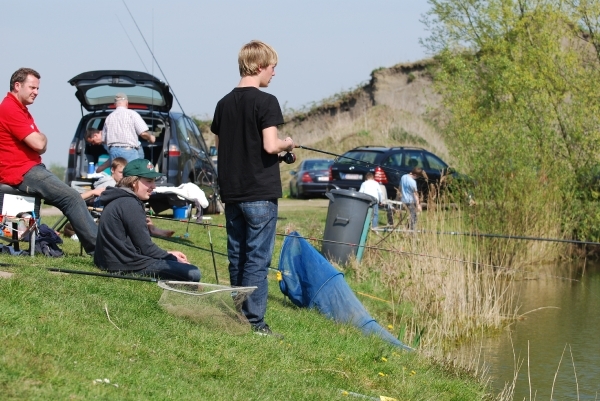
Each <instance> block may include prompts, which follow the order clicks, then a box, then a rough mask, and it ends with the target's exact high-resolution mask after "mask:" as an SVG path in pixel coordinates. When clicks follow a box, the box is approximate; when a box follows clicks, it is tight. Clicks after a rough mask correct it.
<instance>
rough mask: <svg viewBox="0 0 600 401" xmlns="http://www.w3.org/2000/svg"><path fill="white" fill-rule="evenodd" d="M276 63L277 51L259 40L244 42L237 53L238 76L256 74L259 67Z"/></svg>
mask: <svg viewBox="0 0 600 401" xmlns="http://www.w3.org/2000/svg"><path fill="white" fill-rule="evenodd" d="M271 64H272V65H277V52H276V51H275V49H273V48H272V47H271V46H269V45H268V44H266V43H264V42H261V41H260V40H253V41H251V42H250V43H246V44H245V45H244V46H243V47H242V48H241V50H240V53H239V55H238V65H239V68H240V76H242V77H247V76H251V75H256V74H258V72H259V71H258V69H259V68H265V67H268V66H270V65H271Z"/></svg>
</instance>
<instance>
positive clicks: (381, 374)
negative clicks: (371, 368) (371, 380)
mask: <svg viewBox="0 0 600 401" xmlns="http://www.w3.org/2000/svg"><path fill="white" fill-rule="evenodd" d="M378 375H379V376H381V377H384V376H387V375H386V374H385V373H383V372H379V373H378Z"/></svg>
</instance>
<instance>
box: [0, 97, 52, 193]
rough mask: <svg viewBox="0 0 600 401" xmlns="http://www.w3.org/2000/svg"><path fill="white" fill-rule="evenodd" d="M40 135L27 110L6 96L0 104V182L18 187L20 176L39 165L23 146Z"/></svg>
mask: <svg viewBox="0 0 600 401" xmlns="http://www.w3.org/2000/svg"><path fill="white" fill-rule="evenodd" d="M34 132H40V131H39V130H38V127H37V126H36V125H35V121H33V117H32V116H31V114H29V110H27V107H25V106H24V105H23V104H21V102H19V101H18V100H17V98H16V97H15V96H13V95H12V94H11V93H10V92H9V93H8V94H7V95H6V97H5V98H4V100H3V101H2V103H0V182H1V183H4V184H8V185H19V184H20V183H21V182H23V175H25V173H27V172H28V171H29V170H30V169H31V168H32V167H33V166H35V165H38V164H40V163H41V162H42V157H41V156H40V155H39V154H38V153H37V152H36V151H35V150H33V149H31V148H30V147H29V146H27V145H26V144H25V142H23V139H25V138H26V137H27V136H28V135H29V134H32V133H34Z"/></svg>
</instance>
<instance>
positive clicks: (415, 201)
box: [400, 167, 423, 230]
mask: <svg viewBox="0 0 600 401" xmlns="http://www.w3.org/2000/svg"><path fill="white" fill-rule="evenodd" d="M422 176H423V169H422V168H421V167H415V168H413V169H412V171H411V172H410V173H408V174H404V175H403V176H402V178H400V188H401V189H402V203H404V204H405V205H406V207H407V208H408V211H409V213H410V221H409V223H408V228H409V230H414V229H415V228H416V226H417V211H419V212H420V211H421V202H420V201H419V192H418V191H417V181H416V179H417V178H419V177H422Z"/></svg>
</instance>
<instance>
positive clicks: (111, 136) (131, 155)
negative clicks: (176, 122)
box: [102, 93, 156, 162]
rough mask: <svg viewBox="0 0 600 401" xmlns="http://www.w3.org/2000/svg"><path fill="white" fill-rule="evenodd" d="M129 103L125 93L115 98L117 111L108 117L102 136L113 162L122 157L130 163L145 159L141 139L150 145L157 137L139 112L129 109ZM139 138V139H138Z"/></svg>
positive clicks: (118, 94)
mask: <svg viewBox="0 0 600 401" xmlns="http://www.w3.org/2000/svg"><path fill="white" fill-rule="evenodd" d="M128 106H129V101H128V99H127V95H126V94H124V93H117V94H116V96H115V107H116V108H115V111H113V112H112V113H110V114H109V115H108V117H106V121H105V122H104V128H103V130H102V136H103V137H104V140H105V141H106V145H107V146H108V154H109V155H110V159H111V160H113V159H115V158H117V157H122V158H124V159H125V160H127V161H128V162H130V161H132V160H135V159H143V158H144V150H143V149H142V145H141V143H140V141H139V138H143V139H146V140H147V141H148V142H150V143H154V142H155V141H156V137H155V136H154V135H152V134H151V133H150V131H149V128H148V125H147V124H146V123H145V122H144V119H143V118H142V116H140V115H139V114H138V113H137V112H135V111H133V110H130V109H128V108H127V107H128ZM138 137H139V138H138Z"/></svg>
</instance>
